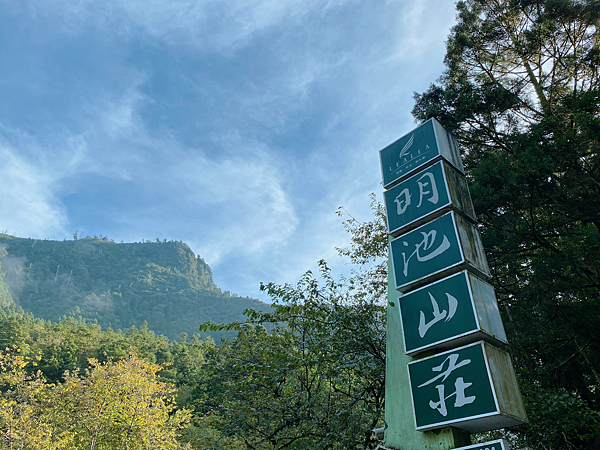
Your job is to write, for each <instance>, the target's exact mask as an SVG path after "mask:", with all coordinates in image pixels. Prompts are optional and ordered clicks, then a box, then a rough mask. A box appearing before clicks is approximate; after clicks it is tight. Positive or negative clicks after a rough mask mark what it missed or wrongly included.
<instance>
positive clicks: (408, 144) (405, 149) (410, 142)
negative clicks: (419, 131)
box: [400, 134, 415, 158]
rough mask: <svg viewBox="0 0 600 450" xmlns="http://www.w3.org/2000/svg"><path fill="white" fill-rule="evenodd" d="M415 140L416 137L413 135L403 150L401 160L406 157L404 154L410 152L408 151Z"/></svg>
mask: <svg viewBox="0 0 600 450" xmlns="http://www.w3.org/2000/svg"><path fill="white" fill-rule="evenodd" d="M414 140H415V135H414V134H413V135H412V136H411V137H410V139H409V140H408V142H407V143H406V145H405V146H404V148H403V149H402V151H401V152H400V158H402V157H403V156H404V154H405V153H406V152H407V151H408V149H409V148H410V147H411V146H412V145H413V142H414Z"/></svg>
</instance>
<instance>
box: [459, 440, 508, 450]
mask: <svg viewBox="0 0 600 450" xmlns="http://www.w3.org/2000/svg"><path fill="white" fill-rule="evenodd" d="M454 450H510V446H509V445H508V442H506V441H505V440H504V439H498V440H496V441H489V442H482V443H481V444H473V445H469V446H467V447H458V448H455V449H454Z"/></svg>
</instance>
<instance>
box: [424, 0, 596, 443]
mask: <svg viewBox="0 0 600 450" xmlns="http://www.w3.org/2000/svg"><path fill="white" fill-rule="evenodd" d="M457 10H458V21H457V25H456V26H455V27H454V28H453V29H452V32H451V34H450V36H449V39H448V43H447V53H446V59H445V63H446V67H447V70H446V72H445V73H444V74H443V75H442V77H441V78H440V79H439V80H438V82H437V83H435V84H432V85H431V86H430V87H429V89H428V90H427V91H426V92H424V93H422V94H415V100H416V104H415V108H414V110H413V114H414V115H415V117H416V118H417V119H419V120H426V119H428V118H430V117H436V118H437V119H438V120H440V122H441V123H442V124H443V125H444V126H445V127H446V128H447V129H449V130H450V131H452V132H454V133H455V134H456V135H457V137H458V139H459V143H460V144H461V148H462V150H463V152H464V154H463V156H464V162H465V165H466V168H467V171H468V175H469V179H470V182H471V193H472V197H473V201H474V206H475V210H476V211H477V213H478V218H479V220H480V222H481V224H482V225H483V227H482V228H481V231H482V236H483V242H484V246H485V247H486V250H487V252H488V259H489V261H490V263H491V267H492V273H493V283H494V285H495V287H496V289H497V293H498V297H499V303H500V306H501V311H502V313H503V315H504V316H505V326H506V328H507V332H508V336H509V340H510V350H511V352H512V354H513V356H514V358H515V362H516V368H517V373H518V376H519V380H520V384H521V389H522V392H523V394H524V399H525V402H526V407H527V410H528V414H529V419H530V424H529V425H528V426H523V427H521V428H520V429H518V430H517V436H518V438H519V440H520V443H522V444H524V445H527V446H530V447H531V448H544V449H563V448H564V449H573V448H577V449H588V448H589V449H592V448H598V447H600V438H599V436H600V378H599V375H598V374H599V373H600V331H599V330H598V326H597V324H598V323H599V321H600V289H599V288H600V155H599V149H600V134H599V133H598V130H599V129H600V102H599V100H600V89H599V87H600V86H599V73H598V67H599V65H600V46H599V44H600V34H599V30H598V27H597V24H598V20H599V19H600V4H599V2H598V1H587V0H492V1H484V0H469V1H462V2H459V3H458V4H457ZM558 419H559V420H558Z"/></svg>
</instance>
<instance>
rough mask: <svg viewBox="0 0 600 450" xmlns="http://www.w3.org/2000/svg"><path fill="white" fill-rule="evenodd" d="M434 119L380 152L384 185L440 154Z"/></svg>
mask: <svg viewBox="0 0 600 450" xmlns="http://www.w3.org/2000/svg"><path fill="white" fill-rule="evenodd" d="M439 154H440V151H439V148H438V145H437V141H436V139H435V132H434V129H433V121H431V120H430V121H427V122H425V123H424V124H423V125H421V126H420V127H418V128H416V129H415V130H413V131H411V132H410V133H409V134H407V135H406V136H404V137H401V138H400V139H398V140H397V141H396V142H394V143H392V144H390V145H388V146H387V147H385V148H384V149H383V150H381V151H380V152H379V157H380V159H381V170H382V175H383V187H386V186H389V185H391V184H392V183H394V182H395V181H397V180H399V179H401V178H402V177H404V176H406V175H408V174H409V173H410V172H412V171H413V170H414V169H416V168H418V167H421V166H422V165H424V164H425V163H427V162H429V161H431V160H432V159H433V158H435V157H436V156H439Z"/></svg>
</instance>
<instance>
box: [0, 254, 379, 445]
mask: <svg viewBox="0 0 600 450" xmlns="http://www.w3.org/2000/svg"><path fill="white" fill-rule="evenodd" d="M321 268H322V272H321V277H322V278H323V279H324V280H325V285H324V286H320V285H319V284H318V283H317V281H316V280H315V278H314V277H313V276H312V274H310V273H307V274H306V275H305V276H304V277H303V278H302V280H301V281H300V282H299V283H298V285H297V286H295V287H292V286H289V285H286V286H277V285H272V284H270V285H265V286H263V288H264V290H265V291H266V292H267V293H268V294H269V295H270V296H271V297H272V298H273V300H274V304H273V308H272V310H270V311H269V312H267V313H263V312H258V311H248V312H247V320H248V322H247V323H238V322H236V323H231V324H228V325H223V326H218V325H211V324H206V325H204V328H205V329H207V330H216V329H228V330H233V331H234V332H235V333H236V334H237V337H236V338H234V339H232V340H231V341H224V342H221V343H220V344H221V345H216V344H215V342H214V341H213V340H212V339H210V338H207V339H204V340H203V339H200V337H199V336H198V335H193V336H192V337H191V338H188V336H187V335H186V334H185V333H184V334H182V335H181V336H180V339H179V340H176V341H169V340H168V338H166V337H165V336H162V335H161V336H159V335H156V334H155V333H154V332H153V331H151V330H149V329H148V327H147V326H146V324H143V325H142V326H141V327H140V328H136V327H132V328H130V329H129V330H128V331H126V332H122V331H113V330H111V329H107V330H103V329H102V328H101V327H100V326H99V325H97V324H86V323H85V322H83V321H77V320H75V319H71V318H67V319H65V320H62V321H60V322H58V323H56V322H50V321H45V320H42V319H37V318H34V317H33V316H32V315H31V314H28V313H24V312H22V311H19V310H15V309H12V310H11V309H7V308H4V309H3V310H2V311H1V312H0V344H1V346H2V347H1V348H4V349H5V350H4V351H2V352H1V353H0V367H1V371H0V384H1V386H2V388H1V389H0V391H1V396H0V432H2V433H3V436H4V439H3V440H2V441H1V442H0V448H15V447H19V448H26V449H42V448H43V449H71V448H72V449H76V448H98V449H117V448H119V449H121V448H148V449H151V448H152V449H161V448H165V449H167V448H168V449H171V448H173V449H175V448H195V449H219V450H237V449H249V448H256V449H284V448H286V449H306V448H311V449H364V448H374V447H375V446H376V444H377V442H376V440H375V439H374V437H373V436H372V433H371V430H372V429H373V428H375V427H378V426H382V425H383V422H382V419H383V402H384V390H385V389H384V388H385V307H384V306H381V305H378V302H379V301H380V300H381V299H379V298H377V296H376V295H373V292H372V291H371V292H370V293H367V291H363V290H361V289H360V288H355V287H352V286H350V285H348V284H346V283H338V282H335V281H334V280H333V279H332V278H331V276H330V274H329V270H328V269H327V267H326V265H325V264H324V263H321ZM263 323H265V324H271V326H270V328H271V329H270V330H269V331H268V330H267V328H266V327H265V326H264V325H263Z"/></svg>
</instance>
